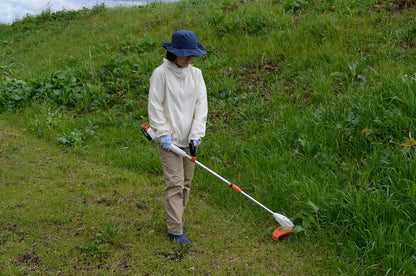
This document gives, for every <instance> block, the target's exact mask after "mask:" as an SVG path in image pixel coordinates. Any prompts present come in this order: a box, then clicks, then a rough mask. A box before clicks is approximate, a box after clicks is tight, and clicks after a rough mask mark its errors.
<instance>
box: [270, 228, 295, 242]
mask: <svg viewBox="0 0 416 276" xmlns="http://www.w3.org/2000/svg"><path fill="white" fill-rule="evenodd" d="M293 230H295V229H294V228H292V229H290V230H283V228H282V227H281V226H280V227H278V228H276V229H275V230H274V231H273V234H272V239H273V240H275V241H278V240H279V238H280V237H281V236H285V235H288V234H290V233H292V232H293Z"/></svg>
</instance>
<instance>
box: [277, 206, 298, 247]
mask: <svg viewBox="0 0 416 276" xmlns="http://www.w3.org/2000/svg"><path fill="white" fill-rule="evenodd" d="M273 217H274V218H275V219H276V220H277V222H278V223H279V224H280V225H281V226H280V227H278V228H276V230H274V231H273V234H272V238H273V240H275V241H277V240H279V238H280V237H281V236H284V235H287V234H290V233H292V232H293V230H294V229H295V226H294V225H293V223H292V221H291V220H290V219H288V218H287V217H285V216H283V215H281V214H278V213H274V214H273Z"/></svg>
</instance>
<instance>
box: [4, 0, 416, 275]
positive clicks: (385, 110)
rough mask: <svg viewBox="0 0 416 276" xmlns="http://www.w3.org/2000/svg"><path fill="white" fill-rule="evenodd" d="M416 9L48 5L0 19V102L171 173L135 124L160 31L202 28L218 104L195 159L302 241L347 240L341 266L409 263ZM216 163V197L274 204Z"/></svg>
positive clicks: (60, 135)
mask: <svg viewBox="0 0 416 276" xmlns="http://www.w3.org/2000/svg"><path fill="white" fill-rule="evenodd" d="M414 18H415V17H414V10H413V9H411V8H410V4H409V1H391V4H390V3H388V2H386V1H376V0H374V1H344V0H333V1H329V0H328V1H324V0H321V1H307V0H305V1H301V0H285V1H271V0H270V1H266V0H264V1H234V0H224V1H198V0H192V1H191V0H189V1H181V2H179V3H176V4H172V5H166V4H161V3H154V4H151V5H148V6H144V7H133V8H129V9H126V8H116V9H106V8H105V7H101V6H98V7H95V8H94V9H92V10H83V11H79V12H77V13H75V14H72V13H58V14H55V13H51V12H49V11H46V12H44V14H42V15H41V16H38V17H33V18H32V17H29V18H25V19H24V20H22V21H18V22H15V23H14V24H13V25H11V26H0V32H1V33H2V40H3V42H1V41H0V42H1V44H0V45H1V46H0V47H1V52H2V53H3V54H1V55H2V59H1V64H0V66H1V67H0V68H1V71H0V72H1V74H0V76H1V82H0V89H1V92H0V93H1V94H0V110H1V111H2V112H3V113H10V114H11V115H10V116H11V118H13V120H18V123H19V124H21V125H23V126H25V127H27V128H29V129H30V130H31V131H32V132H33V133H35V134H36V135H38V136H39V137H43V138H45V139H48V140H51V141H53V142H55V143H60V144H63V145H64V146H66V147H67V148H68V149H69V150H73V151H75V152H77V153H80V154H82V155H83V156H85V157H86V158H90V159H91V160H95V161H96V162H105V163H110V164H114V165H117V166H121V167H128V168H132V169H135V170H137V171H147V172H151V173H156V174H161V169H160V165H159V163H158V156H157V150H156V148H155V146H154V145H151V144H148V143H147V141H146V140H145V139H144V137H142V136H141V134H140V131H139V130H138V128H139V126H140V124H141V123H146V122H147V110H146V101H147V89H148V85H149V83H148V79H149V77H150V74H151V72H152V70H153V69H154V68H155V67H156V66H158V65H159V64H160V63H161V58H162V57H163V54H164V52H163V49H162V48H161V47H160V46H159V45H160V42H161V41H168V40H170V35H171V33H172V31H174V30H177V29H182V28H183V29H185V28H186V29H192V30H194V31H195V32H196V33H197V34H198V36H199V40H200V41H201V43H202V44H203V45H204V46H206V48H207V49H208V51H209V54H208V55H207V56H206V57H200V58H198V59H196V60H195V65H196V66H198V67H199V68H201V69H202V70H203V72H204V76H205V79H206V83H207V87H208V97H209V104H210V114H209V120H208V131H207V136H206V138H204V139H203V143H202V145H201V149H200V154H199V160H200V161H201V162H203V163H204V164H206V165H208V166H209V167H211V168H213V169H214V170H216V171H217V172H218V173H220V174H221V175H223V176H225V177H226V178H228V179H230V180H231V181H235V182H236V183H237V184H238V185H239V186H240V187H241V188H243V190H245V191H246V192H248V193H249V194H251V195H253V196H254V197H255V198H256V199H258V200H259V201H260V202H262V203H264V204H265V205H266V206H268V207H270V208H271V209H273V210H275V211H277V212H281V213H284V214H286V215H288V216H289V217H290V218H292V219H293V220H294V221H295V222H296V224H297V228H296V230H297V232H298V234H297V237H299V239H305V241H306V240H316V241H317V243H318V244H319V245H321V246H328V247H336V249H337V251H339V252H340V256H332V257H331V258H329V260H328V262H329V265H330V266H335V267H337V269H338V272H339V273H340V274H351V273H353V274H413V273H415V267H416V257H415V256H416V246H415V233H416V229H415V227H416V225H415V221H416V200H415V194H416V185H415V183H416V179H415V173H414V168H415V165H416V164H415V156H414V155H415V151H414V150H415V148H414V147H415V142H414V140H412V139H413V136H414V135H415V134H414V130H415V123H416V121H415V118H416V102H415V91H416V65H415V58H416V52H415V48H414V47H415V43H416V35H415V34H416V31H415V28H414V24H415V19H414ZM39 57H42V58H39ZM202 175H204V177H202ZM205 175H206V173H204V172H199V173H198V176H200V177H201V179H200V180H199V184H197V185H198V187H197V190H199V191H203V190H207V191H209V193H210V195H211V196H210V198H211V199H212V200H213V201H214V202H215V203H216V204H218V205H220V206H221V205H223V207H224V208H230V209H232V208H247V210H248V209H253V211H252V212H249V213H250V214H253V219H254V217H255V216H264V217H265V214H264V213H263V211H262V210H261V209H260V208H257V207H255V206H254V205H253V204H251V203H248V202H243V200H244V199H239V195H235V194H233V192H232V191H229V190H227V187H226V186H221V183H218V184H217V182H218V181H217V180H216V179H215V178H213V177H210V176H208V177H206V178H205ZM244 206H245V207H244ZM351 267H354V268H353V269H351Z"/></svg>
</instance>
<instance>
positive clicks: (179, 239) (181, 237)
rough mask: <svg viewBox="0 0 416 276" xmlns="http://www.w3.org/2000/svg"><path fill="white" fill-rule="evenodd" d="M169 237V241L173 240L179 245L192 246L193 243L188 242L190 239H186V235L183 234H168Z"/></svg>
mask: <svg viewBox="0 0 416 276" xmlns="http://www.w3.org/2000/svg"><path fill="white" fill-rule="evenodd" d="M168 237H169V239H171V240H173V241H176V242H178V243H179V244H188V245H191V244H192V243H191V241H190V240H188V238H187V237H185V235H183V234H182V235H173V234H169V233H168Z"/></svg>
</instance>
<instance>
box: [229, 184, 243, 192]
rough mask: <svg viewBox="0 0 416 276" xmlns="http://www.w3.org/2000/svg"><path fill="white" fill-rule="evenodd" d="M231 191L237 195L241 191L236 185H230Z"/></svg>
mask: <svg viewBox="0 0 416 276" xmlns="http://www.w3.org/2000/svg"><path fill="white" fill-rule="evenodd" d="M230 187H231V189H233V190H234V191H236V192H237V193H241V189H240V187H238V186H237V185H235V184H231V186H230Z"/></svg>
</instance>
